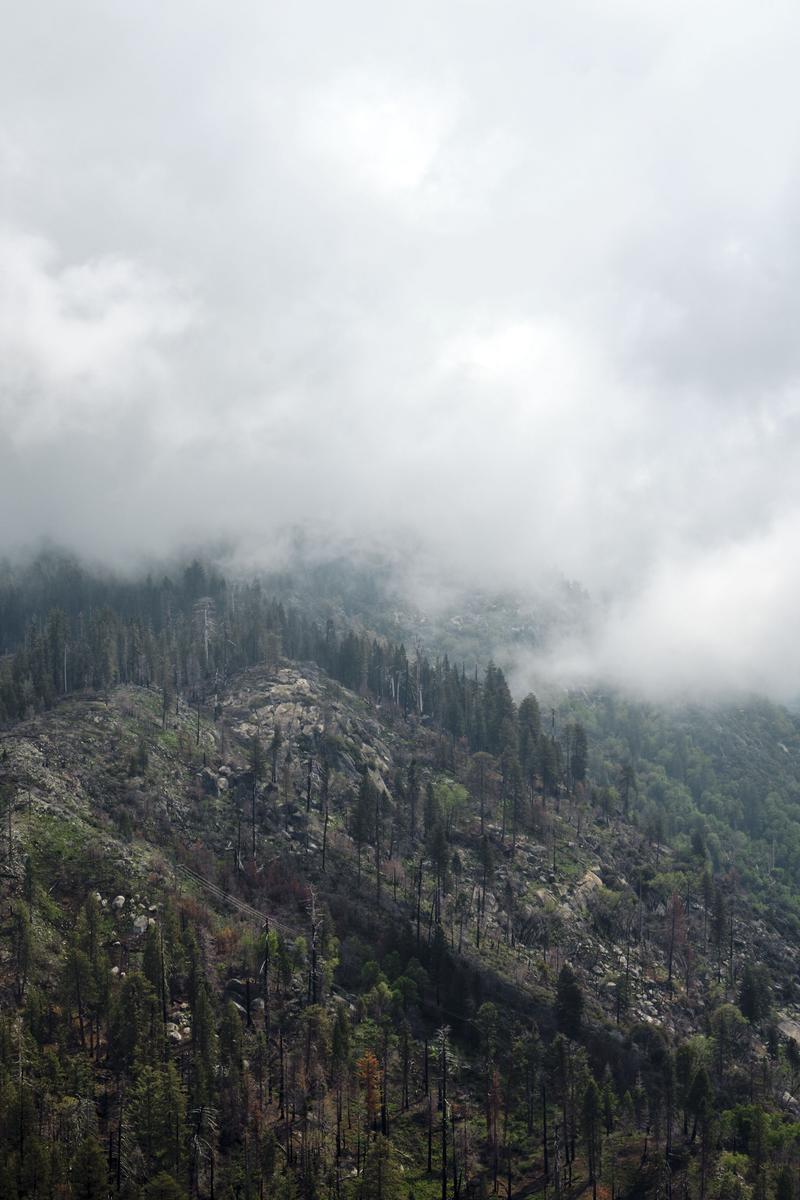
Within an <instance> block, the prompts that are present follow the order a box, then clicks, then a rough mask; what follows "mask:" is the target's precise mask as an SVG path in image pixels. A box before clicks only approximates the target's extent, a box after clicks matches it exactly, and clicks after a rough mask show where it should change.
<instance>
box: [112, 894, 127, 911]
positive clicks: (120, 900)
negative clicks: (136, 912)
mask: <svg viewBox="0 0 800 1200" xmlns="http://www.w3.org/2000/svg"><path fill="white" fill-rule="evenodd" d="M111 907H112V908H113V909H115V910H116V911H117V912H119V910H120V909H121V908H124V907H125V897H124V896H115V897H114V899H113V900H112V901H111Z"/></svg>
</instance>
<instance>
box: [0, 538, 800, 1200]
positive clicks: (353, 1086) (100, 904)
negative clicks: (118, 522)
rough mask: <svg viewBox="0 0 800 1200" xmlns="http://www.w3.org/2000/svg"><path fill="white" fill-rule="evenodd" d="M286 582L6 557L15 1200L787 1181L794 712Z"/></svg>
mask: <svg viewBox="0 0 800 1200" xmlns="http://www.w3.org/2000/svg"><path fill="white" fill-rule="evenodd" d="M295 590H296V588H295ZM283 596H284V598H282V599H275V598H274V597H273V596H272V595H271V594H270V593H269V592H268V591H267V590H266V587H265V586H264V585H263V584H262V583H259V582H257V581H254V582H241V581H237V582H231V581H230V580H226V579H225V578H223V577H222V575H221V574H220V573H219V572H218V571H216V570H213V569H210V568H208V567H205V566H203V565H201V564H199V563H194V564H191V565H190V566H188V567H186V568H185V569H182V570H181V571H178V572H174V573H171V574H170V575H167V576H163V577H159V578H158V579H155V578H146V579H139V580H121V579H119V578H116V577H114V576H113V575H111V574H108V575H100V574H97V573H96V572H93V571H91V570H89V569H87V568H84V567H82V566H81V565H80V564H78V563H76V562H73V561H70V560H67V559H64V558H61V557H59V556H56V555H51V556H49V557H43V558H40V559H39V560H37V561H36V562H34V563H33V564H31V565H30V566H29V567H27V568H25V569H18V568H12V567H10V566H9V567H7V568H5V569H4V572H3V574H2V579H1V580H0V644H2V647H3V648H4V650H5V652H6V653H5V656H4V657H3V658H2V659H0V723H1V724H2V732H1V733H0V772H1V773H2V774H1V777H0V789H1V790H0V806H1V808H2V812H1V813H0V816H1V818H2V823H1V826H0V828H1V829H2V836H1V837H0V872H1V873H2V874H1V875H0V879H1V880H2V891H1V892H0V896H1V898H2V901H1V902H2V910H1V911H2V925H1V926H0V931H1V933H2V940H1V941H0V1005H1V1007H2V1016H1V1018H0V1139H1V1145H2V1150H1V1151H0V1196H2V1197H4V1198H5V1197H8V1198H9V1200H22V1198H23V1197H25V1198H27V1197H42V1198H44V1197H59V1198H64V1200H71V1198H73V1197H74V1198H78V1197H81V1198H84V1197H85V1198H86V1200H99V1198H100V1197H107V1196H109V1195H113V1196H116V1195H120V1196H124V1197H127V1198H128V1200H178V1198H180V1197H187V1198H188V1197H204V1198H210V1200H245V1198H247V1200H255V1198H256V1197H258V1198H259V1200H262V1198H263V1197H269V1196H272V1195H276V1196H280V1197H287V1198H292V1197H300V1196H303V1197H309V1198H312V1197H329V1198H331V1200H334V1198H335V1200H340V1198H341V1197H345V1198H347V1197H351V1198H352V1200H395V1198H397V1200H405V1198H406V1197H409V1196H416V1197H420V1198H424V1197H431V1198H432V1197H434V1196H436V1197H440V1198H441V1200H461V1197H465V1198H466V1197H470V1196H471V1197H478V1196H486V1195H495V1194H497V1195H502V1196H507V1197H509V1200H511V1198H513V1197H518V1198H520V1200H521V1198H522V1197H528V1196H530V1197H534V1196H542V1197H552V1196H558V1197H567V1196H572V1195H576V1196H577V1195H579V1194H588V1192H589V1191H590V1190H591V1192H592V1194H593V1195H594V1196H597V1195H602V1196H614V1197H633V1196H669V1195H672V1194H674V1195H675V1196H679V1195H680V1196H691V1197H702V1198H703V1200H705V1197H709V1198H711V1197H714V1198H720V1200H721V1198H722V1197H741V1198H743V1200H746V1198H747V1197H750V1196H754V1197H772V1196H776V1197H780V1200H790V1198H791V1197H792V1196H794V1195H795V1194H796V1191H797V1186H798V1180H800V1100H796V1099H795V1093H796V1091H797V1088H798V1086H799V1079H800V1043H798V1041H797V1040H795V1035H797V1036H798V1037H800V1024H797V1023H796V1022H798V1021H800V995H798V988H797V970H798V946H797V934H798V929H799V928H800V905H799V904H798V897H800V809H799V808H798V796H799V795H800V765H799V764H798V751H800V728H799V727H798V721H797V719H796V718H795V717H794V716H793V715H791V714H790V713H788V712H787V711H786V710H784V709H781V708H778V707H775V706H772V705H769V704H767V703H766V702H763V701H756V700H754V701H753V702H751V703H748V704H747V705H746V706H728V707H723V706H719V707H717V708H714V709H711V708H705V709H703V708H696V709H690V708H686V707H683V708H672V709H670V708H666V707H658V706H655V705H643V704H641V703H634V702H632V701H630V700H626V699H625V698H623V697H620V696H616V695H600V694H581V695H564V696H563V697H562V698H561V700H560V701H558V702H557V703H556V704H555V706H553V705H548V706H547V707H544V706H541V705H540V703H539V701H538V700H537V698H536V697H535V696H534V695H533V694H529V695H526V696H516V697H515V696H512V694H511V692H510V690H509V687H508V685H507V682H506V678H505V675H504V673H503V671H502V670H501V669H500V668H499V667H497V666H496V665H494V664H493V663H491V662H481V663H477V662H476V661H474V659H473V660H469V659H467V658H466V656H464V661H462V657H461V656H460V655H459V656H458V658H454V656H453V647H454V645H455V646H457V645H458V642H457V640H456V641H453V640H451V641H450V642H448V653H444V651H442V652H440V653H438V654H437V647H436V645H435V644H434V639H433V638H432V639H431V640H430V641H429V643H428V645H427V647H426V650H425V651H423V650H422V649H421V648H420V647H419V646H415V647H414V648H409V647H408V646H404V645H403V644H402V643H401V642H400V641H397V642H393V641H392V640H390V639H389V638H388V637H387V635H386V628H384V627H382V628H378V625H379V624H382V623H379V622H378V621H377V620H376V619H375V609H374V608H373V609H372V610H370V609H369V606H365V605H361V606H360V607H359V604H358V602H357V601H356V602H354V603H353V604H351V605H350V606H349V610H348V609H347V606H339V608H338V609H337V610H336V615H335V616H330V615H329V616H324V614H323V616H322V617H320V616H319V613H320V611H321V610H320V605H319V598H318V596H317V595H313V596H312V595H309V596H307V597H305V598H304V597H303V596H302V595H298V597H297V600H298V602H297V603H289V602H288V600H287V599H286V598H285V592H284V593H283ZM370 614H372V619H373V621H374V626H375V627H374V628H373V627H372V626H371V624H370Z"/></svg>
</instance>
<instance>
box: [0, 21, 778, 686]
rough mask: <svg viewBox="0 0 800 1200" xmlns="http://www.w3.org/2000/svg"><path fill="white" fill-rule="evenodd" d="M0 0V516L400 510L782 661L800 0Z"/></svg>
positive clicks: (732, 678) (666, 648)
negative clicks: (128, 1) (195, 0)
mask: <svg viewBox="0 0 800 1200" xmlns="http://www.w3.org/2000/svg"><path fill="white" fill-rule="evenodd" d="M0 2H2V0H0ZM3 16H4V21H3V28H4V37H3V39H2V43H1V44H0V107H1V109H2V112H3V114H4V123H3V129H2V132H0V197H2V200H1V201H0V206H1V211H0V219H1V220H2V230H1V232H0V423H1V424H2V434H3V436H2V440H1V441H0V547H4V548H13V547H14V546H15V545H20V544H22V543H25V542H29V541H30V540H32V539H35V538H36V537H38V536H40V535H42V534H46V535H48V536H50V537H51V538H54V539H56V540H59V541H63V542H66V543H68V544H70V545H74V546H77V547H78V548H79V549H82V550H85V551H89V552H91V553H93V554H103V555H109V556H111V557H113V558H115V559H125V558H129V557H131V556H135V555H137V554H140V553H160V552H164V551H168V550H169V549H170V548H171V547H172V546H174V545H176V544H178V543H180V542H184V541H186V540H202V539H205V538H211V537H216V536H219V535H224V534H233V535H234V536H237V537H239V538H241V539H242V541H243V543H244V544H245V545H246V546H247V548H248V551H249V552H250V553H251V554H257V553H258V551H259V547H261V546H268V545H269V544H270V542H271V539H272V537H273V536H274V534H275V532H276V531H278V530H281V529H283V528H285V527H286V526H287V525H292V524H299V525H307V524H309V525H314V526H316V527H321V528H322V529H324V530H325V531H326V532H327V534H328V535H329V536H331V537H343V538H348V539H351V540H352V539H355V540H362V541H368V542H370V543H378V544H380V543H381V541H390V540H392V539H394V538H407V537H412V538H415V539H419V540H421V541H422V542H423V543H424V544H426V545H428V546H429V547H432V548H433V550H434V552H435V553H436V554H437V555H439V557H440V558H441V560H442V562H443V563H445V564H452V566H453V567H455V568H460V569H462V570H465V571H467V570H468V571H471V572H472V573H473V574H475V575H477V576H478V577H479V578H481V580H482V582H484V583H487V582H492V581H496V582H500V583H503V584H506V583H515V584H523V585H524V584H525V583H528V582H536V581H537V580H538V579H539V577H540V576H541V575H542V574H543V573H545V572H546V571H547V570H548V569H549V568H551V567H556V568H558V569H560V570H562V571H563V572H564V573H566V574H567V575H569V576H571V577H574V578H577V579H580V580H581V581H583V582H584V583H586V584H587V585H588V586H589V587H590V588H591V589H592V590H593V592H595V594H598V595H602V596H603V597H604V599H605V607H604V612H605V614H606V618H605V620H604V621H603V622H602V627H601V628H599V629H598V630H597V631H596V633H595V635H594V636H593V638H592V640H591V642H590V644H588V645H584V646H582V647H581V648H580V650H579V651H578V650H575V649H574V648H572V650H570V651H569V653H568V657H569V661H567V659H566V658H565V657H559V669H566V668H567V667H569V668H570V669H571V670H573V671H574V673H575V674H576V675H578V676H579V675H581V674H583V675H591V674H594V673H596V672H600V673H602V674H611V675H613V676H614V677H615V678H618V679H621V680H622V681H623V682H626V683H628V684H630V685H642V684H646V685H647V686H648V687H650V686H667V685H669V686H670V687H683V686H687V687H697V686H702V687H708V688H710V689H712V690H713V688H717V687H734V686H735V687H741V686H744V687H747V686H753V687H760V688H763V689H765V690H768V691H770V692H772V693H773V694H794V693H796V692H798V691H800V686H799V685H800V661H798V651H797V649H796V643H798V642H800V639H798V638H797V634H798V628H797V626H798V621H797V616H796V613H795V608H796V605H795V597H796V596H797V594H798V583H800V579H799V578H798V570H799V568H798V567H797V565H796V563H797V553H796V547H797V542H798V531H799V530H800V473H798V469H797V467H798V451H800V338H798V336H797V321H798V312H799V311H800V239H799V238H798V217H797V213H798V211H800V208H799V207H798V202H799V201H800V172H799V168H800V161H799V155H798V147H800V82H798V76H797V71H796V63H795V57H796V54H795V52H796V46H797V43H798V36H800V12H799V11H798V10H797V7H796V5H794V4H790V3H786V2H783V0H773V2H771V3H770V4H769V5H768V6H766V8H765V6H764V5H763V4H756V3H755V2H747V3H745V2H742V3H733V4H731V3H728V4H725V5H723V4H721V3H716V2H711V0H709V2H708V3H703V4H699V5H698V4H689V3H688V0H687V2H684V0H678V2H675V0H670V3H666V2H661V0H659V2H656V3H652V4H648V5H642V4H641V3H633V0H599V2H598V3H593V4H586V3H582V2H579V0H564V3H559V4H557V5H550V6H541V5H531V4H529V3H525V2H523V0H519V2H516V0H508V2H501V3H493V4H488V3H484V2H482V0H467V2H466V3H463V2H460V3H456V2H455V0H441V2H440V3H437V4H430V3H421V2H416V0H412V2H411V3H407V4H404V5H402V6H401V5H388V6H387V5H383V6H375V5H371V4H367V3H366V2H358V0H343V3H341V4H337V5H329V4H323V3H321V2H319V0H315V2H310V0H301V2H300V3H298V4H295V5H286V6H283V7H282V8H276V7H275V6H265V5H263V4H257V3H255V0H235V2H234V3H229V4H225V5H223V4H222V3H217V2H215V0H212V2H211V3H208V4H204V5H202V6H198V5H196V4H189V3H188V0H175V3H171V4H170V5H167V6H163V5H155V4H147V3H146V4H144V5H139V6H135V7H131V6H130V5H124V4H122V3H121V0H104V3H102V4H99V3H96V2H94V0H76V3H74V4H71V5H52V4H45V3H44V2H43V0H32V2H31V3H29V4H27V5H24V6H20V5H14V6H12V5H10V4H6V5H5V12H4V13H3ZM566 654H567V651H565V655H566Z"/></svg>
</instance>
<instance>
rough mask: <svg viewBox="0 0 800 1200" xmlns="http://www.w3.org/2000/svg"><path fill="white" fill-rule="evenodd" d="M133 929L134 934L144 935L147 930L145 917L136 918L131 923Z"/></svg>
mask: <svg viewBox="0 0 800 1200" xmlns="http://www.w3.org/2000/svg"><path fill="white" fill-rule="evenodd" d="M133 929H134V932H135V933H144V931H145V930H146V929H147V917H144V916H142V917H137V918H136V920H135V921H134V922H133Z"/></svg>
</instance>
